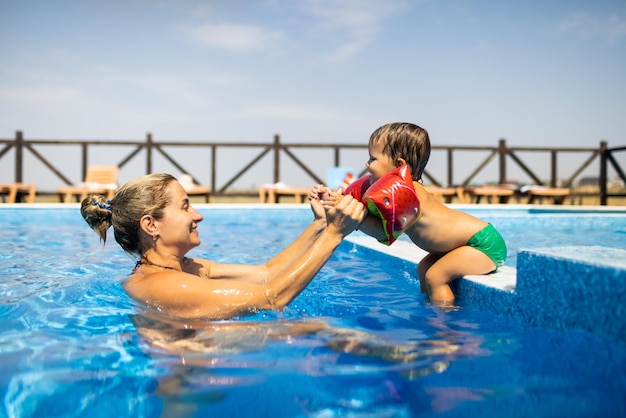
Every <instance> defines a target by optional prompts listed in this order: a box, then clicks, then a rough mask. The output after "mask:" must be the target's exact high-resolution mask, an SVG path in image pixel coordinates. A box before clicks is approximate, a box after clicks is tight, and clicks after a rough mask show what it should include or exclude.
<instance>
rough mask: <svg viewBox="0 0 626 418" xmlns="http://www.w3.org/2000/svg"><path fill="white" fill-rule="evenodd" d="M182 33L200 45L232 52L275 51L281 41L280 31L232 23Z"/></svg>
mask: <svg viewBox="0 0 626 418" xmlns="http://www.w3.org/2000/svg"><path fill="white" fill-rule="evenodd" d="M183 32H184V33H186V34H187V36H189V37H190V38H191V39H192V40H194V41H195V42H198V43H200V44H202V45H206V46H209V47H213V48H218V49H224V50H227V51H233V52H249V51H275V50H278V49H280V44H281V42H282V39H283V34H282V33H281V32H280V31H276V30H269V29H264V28H263V27H261V26H252V25H240V24H233V23H206V24H203V25H199V26H195V27H188V28H184V29H183Z"/></svg>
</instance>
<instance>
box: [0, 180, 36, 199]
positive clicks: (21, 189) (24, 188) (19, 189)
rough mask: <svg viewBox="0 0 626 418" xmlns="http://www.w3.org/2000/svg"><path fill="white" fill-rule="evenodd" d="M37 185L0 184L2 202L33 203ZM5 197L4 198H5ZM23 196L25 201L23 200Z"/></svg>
mask: <svg viewBox="0 0 626 418" xmlns="http://www.w3.org/2000/svg"><path fill="white" fill-rule="evenodd" d="M36 192H37V185H35V184H33V183H2V184H0V197H1V198H2V202H6V203H15V202H22V201H25V202H26V203H33V202H35V194H36ZM5 195H6V198H5ZM24 196H26V199H25V200H24Z"/></svg>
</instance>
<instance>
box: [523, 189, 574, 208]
mask: <svg viewBox="0 0 626 418" xmlns="http://www.w3.org/2000/svg"><path fill="white" fill-rule="evenodd" d="M522 192H523V193H525V194H526V195H527V196H528V203H529V204H531V203H535V202H537V201H539V202H541V201H543V199H544V198H546V199H548V201H549V202H550V203H552V204H554V205H562V204H563V202H564V201H565V198H566V197H567V196H569V195H570V189H569V188H566V187H546V186H526V187H523V188H522Z"/></svg>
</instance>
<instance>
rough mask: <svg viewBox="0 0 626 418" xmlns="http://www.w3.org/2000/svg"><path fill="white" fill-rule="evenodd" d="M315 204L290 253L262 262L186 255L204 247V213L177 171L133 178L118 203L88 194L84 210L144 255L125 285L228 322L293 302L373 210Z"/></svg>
mask: <svg viewBox="0 0 626 418" xmlns="http://www.w3.org/2000/svg"><path fill="white" fill-rule="evenodd" d="M312 196H314V195H313V194H312ZM310 201H311V207H312V209H313V213H314V220H313V221H312V222H311V224H310V225H309V226H308V227H307V228H306V229H305V230H304V232H303V233H302V234H301V235H300V236H299V237H298V238H297V239H296V240H295V241H294V242H293V243H292V244H291V245H289V246H288V247H287V248H286V249H285V250H283V251H282V252H281V253H279V254H278V255H276V256H275V257H274V258H272V259H271V260H269V261H268V262H266V263H265V264H261V265H256V266H252V265H238V264H219V263H216V262H213V261H210V260H203V259H198V258H188V257H186V256H185V255H186V254H187V253H188V252H189V250H191V249H192V248H194V247H197V246H198V245H200V238H199V237H198V231H197V227H198V224H199V223H200V222H201V221H202V219H203V217H202V215H201V214H200V213H198V212H197V211H196V210H195V209H194V208H193V207H192V206H191V204H190V202H189V198H188V196H187V194H186V193H185V190H184V189H183V187H182V186H181V185H180V184H179V183H178V181H177V180H176V179H175V178H174V177H173V176H171V175H169V174H162V173H161V174H150V175H146V176H143V177H139V178H137V179H135V180H132V181H130V182H128V183H126V184H125V185H123V186H122V187H121V188H120V189H119V190H118V191H117V192H116V193H115V196H114V197H113V199H112V200H111V201H110V202H107V201H106V200H105V198H104V197H103V196H100V195H90V196H87V197H86V198H85V199H84V200H83V201H82V204H81V214H82V215H83V218H84V219H85V221H87V223H88V224H89V226H90V227H91V228H92V229H94V230H95V231H96V232H97V233H98V235H99V236H100V238H101V239H102V240H103V241H105V242H106V233H107V229H108V228H109V227H110V226H113V232H114V235H115V240H116V241H117V242H118V243H119V244H120V245H121V247H122V248H123V249H124V251H126V252H127V253H129V254H131V255H134V256H136V257H137V258H138V261H137V264H136V266H135V269H134V270H133V271H132V274H131V276H130V277H129V278H128V279H127V280H126V281H125V283H124V290H125V291H126V292H127V293H128V294H129V295H130V296H131V297H132V298H133V299H135V300H136V301H138V302H140V303H142V304H146V305H148V306H150V307H152V308H155V309H157V310H160V311H164V312H165V313H168V314H170V315H174V316H178V317H183V318H205V319H227V318H231V317H233V316H235V315H238V314H240V313H245V312H246V311H254V310H257V309H282V308H283V307H284V306H286V305H287V304H288V303H289V302H291V301H292V300H293V299H294V298H295V297H296V296H297V295H298V294H299V293H300V292H301V291H302V290H303V289H304V288H305V287H306V286H307V285H308V283H309V282H310V281H311V280H312V279H313V277H314V276H315V275H316V274H317V272H318V271H319V270H320V269H321V268H322V266H323V265H324V263H325V262H326V261H327V260H328V259H329V258H330V256H331V255H332V253H333V251H334V250H335V248H336V247H337V246H338V245H339V244H340V243H341V241H342V239H343V238H344V237H345V236H346V235H348V234H349V233H350V232H352V231H353V230H354V229H356V228H357V227H358V225H359V223H360V222H361V221H362V220H363V218H364V217H365V214H366V209H365V207H364V206H363V205H362V204H361V203H360V202H358V201H357V200H355V199H353V198H352V197H351V196H346V197H344V198H343V199H342V200H341V201H340V202H339V204H338V205H337V206H336V207H335V208H334V209H332V210H330V211H328V213H325V211H324V208H323V207H322V204H321V202H320V201H319V200H318V199H315V198H311V199H310Z"/></svg>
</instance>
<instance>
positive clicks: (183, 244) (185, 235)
mask: <svg viewBox="0 0 626 418" xmlns="http://www.w3.org/2000/svg"><path fill="white" fill-rule="evenodd" d="M167 188H168V194H169V198H170V203H169V204H168V205H167V206H166V207H165V209H164V210H163V218H161V220H159V221H157V224H158V227H159V239H160V240H161V244H162V245H165V246H166V247H171V249H172V252H175V253H176V254H177V255H179V256H183V255H185V254H186V253H187V251H189V250H190V249H192V248H194V247H197V246H198V245H200V237H199V236H198V230H197V228H198V223H199V222H201V221H202V219H204V218H203V217H202V215H200V213H198V211H196V210H195V209H194V208H193V207H192V206H191V203H190V202H189V197H188V196H187V193H186V192H185V189H183V187H182V186H181V185H180V183H178V182H177V181H171V182H170V183H169V185H168V186H167Z"/></svg>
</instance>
